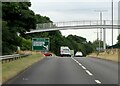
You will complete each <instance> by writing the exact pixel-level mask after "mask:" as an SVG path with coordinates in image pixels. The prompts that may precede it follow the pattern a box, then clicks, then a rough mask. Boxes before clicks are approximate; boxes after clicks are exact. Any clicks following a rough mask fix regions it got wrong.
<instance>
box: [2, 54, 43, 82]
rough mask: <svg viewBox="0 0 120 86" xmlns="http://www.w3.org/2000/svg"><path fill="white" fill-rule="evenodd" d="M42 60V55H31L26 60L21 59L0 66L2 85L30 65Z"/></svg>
mask: <svg viewBox="0 0 120 86" xmlns="http://www.w3.org/2000/svg"><path fill="white" fill-rule="evenodd" d="M41 59H43V56H42V54H38V53H37V54H33V55H31V56H29V57H26V58H21V59H18V60H14V61H11V62H8V63H4V64H2V83H5V82H6V81H7V80H9V79H11V78H12V77H14V76H16V75H17V74H19V73H20V72H21V71H23V70H25V69H26V68H28V67H29V66H31V65H32V64H34V63H36V62H38V61H40V60H41Z"/></svg>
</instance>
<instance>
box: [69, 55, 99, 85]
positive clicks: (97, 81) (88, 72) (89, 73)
mask: <svg viewBox="0 0 120 86" xmlns="http://www.w3.org/2000/svg"><path fill="white" fill-rule="evenodd" d="M71 58H72V59H73V60H74V61H75V62H76V63H77V64H78V65H80V66H81V67H82V68H83V69H84V70H85V71H86V72H87V74H88V75H90V76H93V74H92V73H91V72H90V71H89V70H87V69H86V68H85V67H84V66H83V65H82V64H81V63H80V62H79V61H77V60H76V59H74V58H73V57H71ZM95 82H96V83H97V84H101V82H100V81H99V80H95Z"/></svg>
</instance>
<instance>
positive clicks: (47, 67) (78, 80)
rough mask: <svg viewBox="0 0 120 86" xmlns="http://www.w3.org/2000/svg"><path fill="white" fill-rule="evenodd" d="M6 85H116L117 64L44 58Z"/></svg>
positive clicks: (101, 61) (79, 59)
mask: <svg viewBox="0 0 120 86" xmlns="http://www.w3.org/2000/svg"><path fill="white" fill-rule="evenodd" d="M7 84H118V64H117V63H115V62H112V61H107V60H101V59H95V58H87V57H76V58H70V57H46V58H45V59H43V60H42V61H39V62H37V63H35V64H34V65H32V66H31V67H30V68H28V69H27V70H25V71H24V72H23V73H21V74H19V75H18V76H16V77H15V78H13V79H12V80H10V81H9V82H7Z"/></svg>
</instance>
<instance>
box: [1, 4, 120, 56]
mask: <svg viewBox="0 0 120 86" xmlns="http://www.w3.org/2000/svg"><path fill="white" fill-rule="evenodd" d="M30 7H31V3H30V2H14V3H13V2H3V3H2V54H3V55H6V54H13V53H15V52H16V50H17V46H20V48H21V50H31V49H32V38H34V37H40V38H46V37H47V38H49V39H50V51H51V52H53V53H55V54H56V55H59V53H60V46H68V47H69V48H70V49H72V50H75V52H77V51H81V52H83V54H84V55H87V54H89V53H91V52H93V51H95V48H96V47H97V45H98V42H96V41H94V42H93V43H92V42H90V41H89V42H88V41H87V40H86V38H83V37H80V36H76V35H69V36H67V37H65V36H62V34H61V32H60V31H59V30H57V31H48V32H42V33H32V34H25V32H26V31H30V29H35V28H36V24H42V23H52V22H53V21H51V20H50V18H49V17H47V16H41V15H40V14H35V13H34V12H33V11H32V10H30V9H29V8H30ZM18 33H20V36H18ZM118 43H119V44H120V36H119V37H118Z"/></svg>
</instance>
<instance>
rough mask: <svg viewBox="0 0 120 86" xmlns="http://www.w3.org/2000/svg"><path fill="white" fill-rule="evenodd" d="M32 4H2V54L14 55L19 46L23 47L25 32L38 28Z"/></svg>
mask: <svg viewBox="0 0 120 86" xmlns="http://www.w3.org/2000/svg"><path fill="white" fill-rule="evenodd" d="M30 6H31V3H30V2H14V3H13V2H3V3H2V20H3V22H2V24H3V25H2V37H3V38H2V46H3V47H2V53H3V54H12V53H14V52H15V51H16V49H17V46H21V44H22V42H21V40H22V39H21V38H20V37H18V35H17V32H19V33H21V36H23V37H24V32H26V31H29V30H30V29H31V28H32V29H34V28H35V26H36V19H35V14H34V12H33V11H32V10H30V9H29V7H30Z"/></svg>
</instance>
